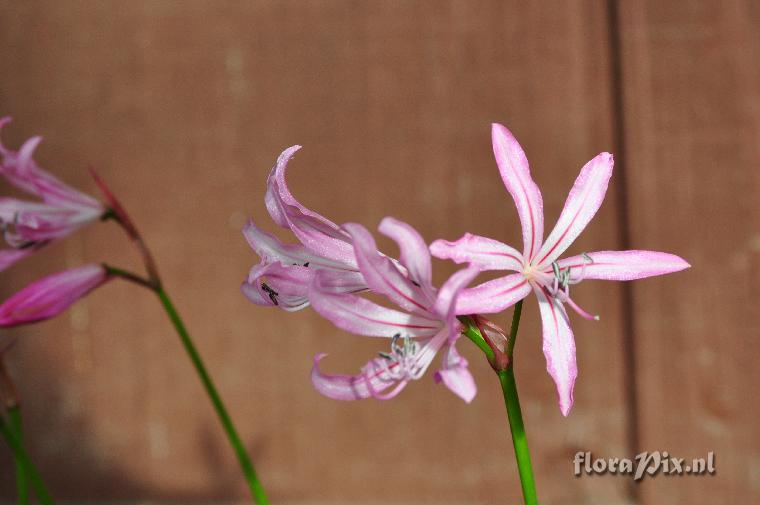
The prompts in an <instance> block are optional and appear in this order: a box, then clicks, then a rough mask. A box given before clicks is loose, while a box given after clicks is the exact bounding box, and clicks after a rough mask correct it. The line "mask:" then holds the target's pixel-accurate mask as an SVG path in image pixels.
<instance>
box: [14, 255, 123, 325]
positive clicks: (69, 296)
mask: <svg viewBox="0 0 760 505" xmlns="http://www.w3.org/2000/svg"><path fill="white" fill-rule="evenodd" d="M108 279H109V276H108V274H107V273H106V270H105V268H103V266H102V265H98V264H92V265H86V266H83V267H79V268H74V269H71V270H65V271H63V272H59V273H57V274H53V275H51V276H48V277H44V278H42V279H40V280H38V281H35V282H33V283H32V284H30V285H28V286H27V287H25V288H24V289H22V290H21V291H19V292H17V293H16V294H14V295H13V296H11V297H10V298H9V299H7V300H6V301H5V302H4V303H3V304H2V305H0V327H4V328H7V327H11V326H18V325H21V324H28V323H34V322H37V321H42V320H45V319H50V318H51V317H54V316H57V315H58V314H60V313H61V312H63V311H64V310H66V309H67V308H69V306H71V305H72V304H73V303H74V302H76V301H77V300H79V299H80V298H82V297H84V296H86V295H87V294H88V293H89V292H90V291H92V290H93V289H95V288H97V287H98V286H100V285H101V284H103V283H104V282H106V281H107V280H108Z"/></svg>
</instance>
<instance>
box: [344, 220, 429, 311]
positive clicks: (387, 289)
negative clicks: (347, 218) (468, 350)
mask: <svg viewBox="0 0 760 505" xmlns="http://www.w3.org/2000/svg"><path fill="white" fill-rule="evenodd" d="M343 228H345V230H346V231H347V232H348V233H349V235H350V236H351V238H352V240H353V242H354V250H355V253H356V262H357V264H358V265H359V270H360V271H361V273H362V275H364V280H365V281H366V282H367V286H369V287H370V289H372V290H373V291H376V292H377V293H381V294H384V295H385V296H387V297H388V299H390V300H391V301H392V302H393V303H395V304H396V305H398V306H399V307H401V308H403V309H405V310H408V311H410V312H415V313H418V314H423V315H428V316H429V315H431V311H432V310H433V307H432V306H433V300H431V299H430V298H429V295H428V294H427V293H426V292H425V291H424V290H423V289H422V287H421V286H417V285H415V284H414V282H412V280H410V279H409V278H407V277H406V276H405V275H404V274H403V273H402V272H401V270H399V269H398V267H397V266H396V265H395V264H394V263H393V262H392V261H391V260H390V259H388V258H387V257H386V256H384V255H382V254H380V253H379V252H378V250H377V244H376V243H375V239H374V238H372V235H371V234H370V233H369V231H367V229H366V228H364V227H363V226H362V225H359V224H355V223H348V224H345V225H343ZM431 317H432V316H431Z"/></svg>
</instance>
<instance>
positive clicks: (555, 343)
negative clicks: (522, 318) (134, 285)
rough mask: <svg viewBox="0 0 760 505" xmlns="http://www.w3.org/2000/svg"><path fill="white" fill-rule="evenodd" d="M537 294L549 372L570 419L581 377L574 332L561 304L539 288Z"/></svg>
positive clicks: (535, 290) (560, 402) (561, 409)
mask: <svg viewBox="0 0 760 505" xmlns="http://www.w3.org/2000/svg"><path fill="white" fill-rule="evenodd" d="M534 292H535V293H536V296H537V297H538V306H539V309H540V311H541V322H542V326H543V340H544V346H543V347H544V357H545V358H546V370H547V371H548V372H549V375H551V377H552V379H554V383H555V384H556V385H557V394H558V395H559V408H560V411H561V412H562V415H563V416H567V415H568V414H569V413H570V408H571V407H572V406H573V387H574V385H575V378H576V377H577V376H578V367H577V364H576V360H575V339H574V338H573V331H572V330H571V329H570V325H569V324H568V318H567V313H566V312H565V308H564V307H563V306H562V304H561V303H559V302H558V301H557V300H556V299H555V298H554V297H552V296H551V295H549V293H548V292H547V291H546V288H543V287H541V286H537V287H536V288H535V289H534Z"/></svg>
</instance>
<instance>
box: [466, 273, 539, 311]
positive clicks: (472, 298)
mask: <svg viewBox="0 0 760 505" xmlns="http://www.w3.org/2000/svg"><path fill="white" fill-rule="evenodd" d="M528 293H530V284H529V283H528V281H527V280H526V279H525V276H524V275H523V274H510V275H507V276H505V277H500V278H498V279H494V280H492V281H488V282H484V283H483V284H480V285H478V286H475V287H474V288H469V289H463V290H462V291H461V292H460V293H459V298H458V299H457V304H456V313H457V314H459V315H462V314H493V313H496V312H501V311H502V310H504V309H506V308H507V307H511V306H512V305H514V304H515V303H517V302H519V301H520V300H522V299H523V298H525V297H526V296H528Z"/></svg>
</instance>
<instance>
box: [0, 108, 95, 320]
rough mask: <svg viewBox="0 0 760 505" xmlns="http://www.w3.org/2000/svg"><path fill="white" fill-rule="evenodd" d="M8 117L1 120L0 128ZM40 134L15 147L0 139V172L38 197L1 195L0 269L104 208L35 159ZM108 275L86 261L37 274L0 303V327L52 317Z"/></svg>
mask: <svg viewBox="0 0 760 505" xmlns="http://www.w3.org/2000/svg"><path fill="white" fill-rule="evenodd" d="M9 122H10V118H7V117H6V118H2V119H0V130H1V129H2V128H3V127H4V126H5V125H7V124H8V123H9ZM41 140H42V139H41V138H40V137H32V138H31V139H29V140H27V141H26V142H25V143H24V144H23V145H22V146H21V148H20V149H19V150H18V151H13V150H11V149H8V148H7V147H5V145H3V144H2V143H1V142H0V176H2V177H3V178H4V179H5V180H6V181H7V182H8V183H9V184H11V185H12V186H14V187H16V188H18V189H20V190H22V191H24V192H26V193H29V194H30V195H32V196H33V197H36V198H37V199H38V200H37V201H27V200H20V199H18V198H12V197H0V229H1V230H2V237H3V239H4V242H5V247H4V248H1V249H0V271H2V270H5V269H6V268H8V267H10V266H12V265H13V264H15V263H16V262H18V261H20V260H22V259H24V258H26V257H27V256H30V255H31V254H33V253H34V252H36V251H38V250H39V249H40V248H42V247H44V246H45V245H47V244H49V243H51V242H53V241H55V240H58V239H61V238H64V237H66V236H68V235H69V234H71V233H73V232H75V231H77V230H79V229H80V228H82V227H84V226H86V225H88V224H90V223H92V222H93V221H97V220H98V219H100V218H101V217H102V216H103V214H104V213H105V212H106V209H105V208H104V207H103V205H102V204H101V203H100V202H98V201H97V200H96V199H94V198H92V197H91V196H89V195H86V194H84V193H82V192H80V191H77V190H76V189H74V188H72V187H71V186H68V185H67V184H65V183H63V182H61V181H60V180H58V179H57V178H56V177H54V176H53V175H52V174H50V173H49V172H47V171H45V170H43V169H42V168H40V167H39V165H37V163H36V162H35V161H34V158H33V155H34V151H35V150H36V149H37V146H39V144H40V141H41ZM108 279H109V276H108V273H107V272H106V269H105V268H104V267H103V266H102V265H99V264H91V265H86V266H84V267H79V268H74V269H71V270H66V271H63V272H59V273H57V274H54V275H51V276H49V277H45V278H42V279H40V280H38V281H36V282H34V283H32V284H30V285H29V286H27V287H26V288H24V289H22V290H21V291H19V292H17V293H16V294H14V295H13V296H12V297H11V298H9V299H8V300H7V301H5V302H4V303H3V304H2V305H0V327H11V326H17V325H20V324H26V323H32V322H36V321H40V320H43V319H48V318H51V317H53V316H55V315H57V314H59V313H60V312H62V311H63V310H65V309H66V308H68V307H69V306H70V305H71V304H72V303H74V302H75V301H76V300H78V299H79V298H81V297H83V296H85V295H86V294H87V293H89V292H90V291H92V290H93V289H95V288H97V287H98V286H100V285H101V284H103V283H104V282H106V281H107V280H108Z"/></svg>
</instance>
